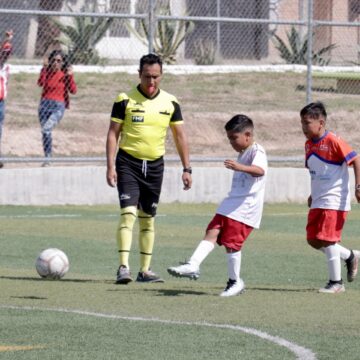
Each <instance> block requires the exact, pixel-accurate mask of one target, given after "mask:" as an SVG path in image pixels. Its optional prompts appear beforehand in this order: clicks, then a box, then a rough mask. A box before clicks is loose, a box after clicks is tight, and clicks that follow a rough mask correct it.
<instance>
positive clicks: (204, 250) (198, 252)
mask: <svg viewBox="0 0 360 360" xmlns="http://www.w3.org/2000/svg"><path fill="white" fill-rule="evenodd" d="M214 247H215V245H214V244H213V243H212V242H211V241H207V240H201V241H200V243H199V245H198V246H197V248H196V249H195V251H194V253H193V254H192V256H191V258H190V260H189V263H190V264H191V265H195V266H197V267H199V266H200V264H201V263H202V262H203V261H204V260H205V258H206V257H207V256H208V255H209V254H210V253H211V251H213V250H214Z"/></svg>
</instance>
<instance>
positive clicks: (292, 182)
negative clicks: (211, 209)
mask: <svg viewBox="0 0 360 360" xmlns="http://www.w3.org/2000/svg"><path fill="white" fill-rule="evenodd" d="M181 171H182V169H180V168H174V167H169V166H168V167H167V168H166V171H165V177H164V184H163V191H162V195H161V202H163V203H171V202H174V201H179V202H188V203H199V202H212V203H218V202H219V201H220V200H221V199H223V198H224V197H225V196H226V194H227V193H228V191H229V189H230V184H231V177H232V172H231V171H229V170H227V169H225V168H223V167H194V173H193V182H194V183H193V187H192V189H191V190H189V191H183V190H182V182H181ZM351 172H352V169H351ZM105 173H106V169H105V167H104V166H86V167H70V166H69V167H56V166H55V167H49V168H25V169H7V168H4V169H1V170H0V205H65V204H75V205H94V204H117V203H118V197H117V190H116V189H115V188H111V187H109V186H108V185H107V183H106V179H105ZM353 177H354V176H353V174H351V179H352V182H351V184H352V187H353V186H354V181H353ZM352 192H353V191H352ZM309 193H310V181H309V175H308V172H307V170H306V169H298V168H270V169H269V174H268V180H267V187H266V197H265V201H266V202H268V203H275V202H298V203H303V202H306V200H307V197H308V196H309Z"/></svg>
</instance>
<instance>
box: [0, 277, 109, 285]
mask: <svg viewBox="0 0 360 360" xmlns="http://www.w3.org/2000/svg"><path fill="white" fill-rule="evenodd" d="M0 279H6V280H21V281H24V280H25V281H49V282H52V281H61V282H68V283H71V282H73V283H93V284H96V283H101V284H113V283H114V281H111V280H93V279H59V280H56V279H46V278H40V277H21V276H0Z"/></svg>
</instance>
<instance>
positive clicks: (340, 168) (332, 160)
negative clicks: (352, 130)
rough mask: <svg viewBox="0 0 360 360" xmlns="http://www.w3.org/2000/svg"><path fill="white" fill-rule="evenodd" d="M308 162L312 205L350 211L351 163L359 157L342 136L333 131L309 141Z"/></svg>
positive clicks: (307, 149)
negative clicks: (349, 166) (349, 167)
mask: <svg viewBox="0 0 360 360" xmlns="http://www.w3.org/2000/svg"><path fill="white" fill-rule="evenodd" d="M305 156H306V162H305V165H306V167H307V168H308V169H309V172H310V177H311V197H312V204H311V208H312V209H314V208H320V209H332V210H342V211H348V210H350V207H351V206H350V200H351V196H350V183H349V170H348V165H351V163H352V162H353V161H354V159H355V158H356V157H357V156H358V155H357V153H356V152H355V151H354V150H352V148H351V147H350V145H348V144H347V143H346V142H345V141H344V140H343V139H342V138H340V137H339V136H337V135H335V134H334V133H332V132H330V131H326V132H325V134H324V135H323V136H322V137H321V138H319V139H316V140H307V141H306V143H305Z"/></svg>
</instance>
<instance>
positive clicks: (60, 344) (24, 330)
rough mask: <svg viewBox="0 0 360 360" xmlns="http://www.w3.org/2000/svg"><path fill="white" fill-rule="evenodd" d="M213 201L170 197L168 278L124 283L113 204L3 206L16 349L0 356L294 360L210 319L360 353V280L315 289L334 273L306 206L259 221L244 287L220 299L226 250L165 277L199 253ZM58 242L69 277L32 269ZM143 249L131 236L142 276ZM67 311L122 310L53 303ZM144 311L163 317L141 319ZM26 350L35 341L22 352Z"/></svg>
mask: <svg viewBox="0 0 360 360" xmlns="http://www.w3.org/2000/svg"><path fill="white" fill-rule="evenodd" d="M215 207H216V206H215V205H214V204H203V205H195V204H191V205H185V204H183V205H181V204H171V205H166V204H164V205H161V206H160V208H159V216H158V217H157V220H156V222H157V227H156V231H157V232H156V234H157V239H156V243H155V251H154V257H153V269H154V270H155V271H156V272H158V273H160V274H161V275H162V276H163V277H164V278H165V280H166V282H165V283H164V284H148V285H144V284H138V283H131V284H129V285H127V286H118V285H115V284H114V278H115V271H116V267H117V252H116V245H115V239H114V237H115V236H114V235H115V234H114V232H115V228H116V224H117V217H118V209H117V207H116V206H93V207H86V206H64V207H59V206H53V207H36V208H34V207H26V206H24V207H20V206H19V207H17V206H1V207H0V227H1V233H0V241H1V244H2V251H1V254H0V288H1V292H0V322H1V325H2V326H1V327H0V339H1V340H0V351H1V349H2V348H5V347H7V348H9V347H10V348H11V347H13V350H11V351H3V352H1V353H0V357H1V358H2V359H24V358H26V359H37V358H55V357H58V358H71V359H85V358H86V359H99V358H106V359H115V358H118V356H119V354H122V355H121V356H123V357H124V358H125V357H126V358H131V359H142V358H144V356H145V357H146V358H147V359H183V358H187V359H199V358H201V359H202V358H207V359H218V358H226V359H238V358H239V357H241V358H245V359H267V358H268V359H295V358H296V356H295V355H294V354H293V353H292V352H291V351H290V350H289V349H287V348H285V347H282V346H279V345H276V344H274V343H272V342H270V341H266V340H263V339H260V338H259V337H257V336H253V335H249V334H245V333H243V332H241V331H237V330H235V329H232V330H231V329H223V328H215V327H207V326H201V324H203V323H204V322H205V323H209V324H223V325H233V326H240V327H249V328H252V329H256V330H258V331H262V332H266V333H268V334H269V335H271V336H279V337H281V338H284V339H286V340H288V341H290V342H293V343H295V344H297V345H300V346H303V347H305V348H307V349H310V350H311V351H313V352H314V353H315V354H316V357H317V359H329V358H346V359H354V360H355V359H358V354H359V352H360V345H359V344H358V341H356V340H357V337H358V322H359V320H360V319H359V315H358V311H357V308H358V304H359V302H360V283H359V282H358V281H355V282H354V283H351V284H347V283H346V284H345V286H346V292H345V293H344V294H340V295H338V296H331V295H330V296H327V295H323V294H318V293H317V289H318V288H319V287H321V286H323V285H324V284H325V282H326V281H327V269H326V261H325V258H324V255H323V254H322V253H320V252H316V251H314V250H312V249H311V248H310V247H309V246H308V245H307V244H306V241H305V239H304V238H305V230H304V227H305V223H306V214H307V209H306V207H305V206H303V205H267V206H266V207H265V213H264V217H263V222H262V228H261V229H260V230H259V231H254V233H253V234H252V235H251V237H250V238H249V240H248V241H247V243H246V244H245V247H244V251H243V262H242V277H243V278H244V281H245V283H246V287H247V291H246V292H245V294H243V295H241V296H238V297H233V298H229V299H223V298H220V297H219V296H218V294H219V293H220V292H221V291H222V289H223V287H224V286H225V283H226V280H227V270H226V259H225V255H224V249H222V248H216V249H215V250H214V251H213V252H212V253H211V255H210V256H209V257H208V258H207V259H206V260H205V262H204V263H203V265H202V268H201V276H200V279H199V280H198V281H187V280H186V279H176V278H172V277H170V276H169V275H168V274H167V272H166V268H167V267H168V266H172V265H175V264H176V263H177V262H178V261H182V260H184V259H185V258H187V257H189V256H190V255H191V253H192V251H193V249H194V247H195V246H196V244H197V243H198V241H199V240H201V239H202V237H203V233H204V230H205V227H206V225H207V223H208V222H209V221H210V219H211V217H212V215H213V212H214V210H215ZM359 220H360V209H359V208H358V207H357V206H355V207H354V209H353V211H352V212H351V213H350V214H349V218H348V221H347V224H346V226H345V230H344V236H343V237H344V245H345V246H348V247H350V248H356V247H358V241H357V238H358V223H359ZM53 246H56V247H59V248H61V249H62V250H64V251H65V252H66V253H67V255H68V256H69V259H70V271H69V273H68V274H67V275H66V276H65V278H64V279H62V280H61V281H47V280H43V279H41V278H40V277H39V276H38V275H37V274H36V271H35V266H34V263H35V259H36V256H37V255H38V253H39V252H40V251H41V250H42V249H44V248H46V247H53ZM138 257H139V256H138V245H137V241H136V239H134V242H133V248H132V253H131V258H130V260H131V267H132V271H133V273H135V274H136V271H137V269H138V267H139V262H138ZM343 271H344V270H343ZM343 277H346V274H345V273H343ZM4 306H5V307H6V308H4ZM8 306H16V307H19V308H26V309H29V308H34V309H33V310H31V311H30V310H26V309H23V310H21V309H9V308H8ZM58 308H62V309H68V310H69V311H84V312H93V313H99V314H107V315H113V316H114V318H113V319H110V318H106V317H100V318H99V317H95V316H90V315H89V316H86V315H85V314H80V313H59V312H54V311H46V309H58ZM126 317H130V318H131V319H126ZM135 317H139V318H145V319H151V318H156V319H159V320H160V321H164V322H152V321H135V319H133V318H135ZM166 321H170V323H166ZM171 322H180V324H178V323H171ZM184 323H192V325H189V324H188V325H186V324H184ZM194 323H200V325H199V324H194ZM17 346H18V347H20V346H24V347H25V346H27V347H30V348H31V349H28V350H22V351H20V350H15V347H17ZM145 354H146V355H145Z"/></svg>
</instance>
